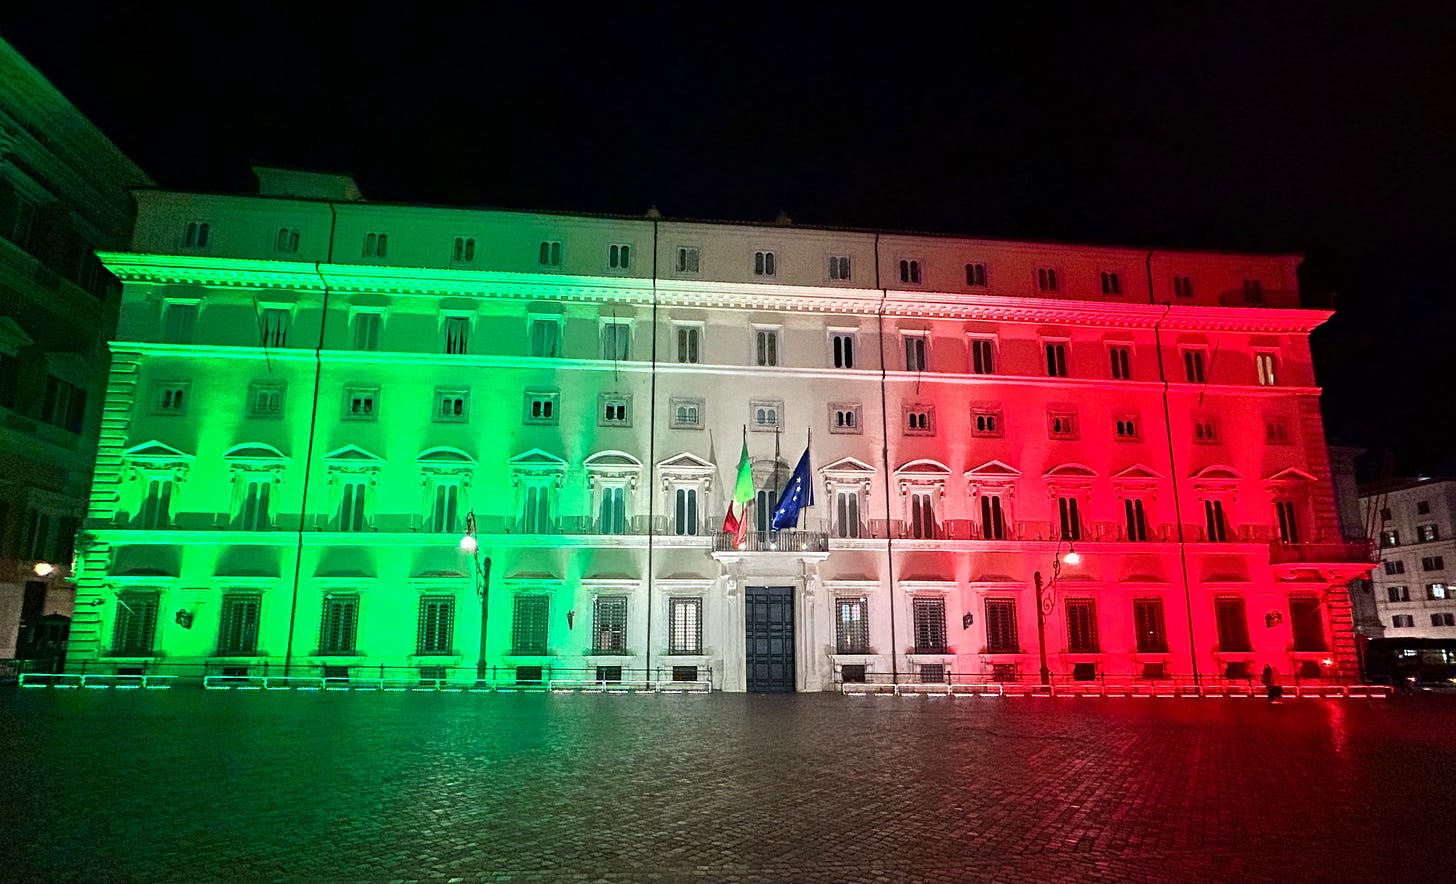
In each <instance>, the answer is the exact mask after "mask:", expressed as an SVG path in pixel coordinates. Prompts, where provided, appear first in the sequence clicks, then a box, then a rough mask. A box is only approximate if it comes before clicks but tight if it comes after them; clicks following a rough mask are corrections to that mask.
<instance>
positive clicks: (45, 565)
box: [35, 562, 56, 577]
mask: <svg viewBox="0 0 1456 884" xmlns="http://www.w3.org/2000/svg"><path fill="white" fill-rule="evenodd" d="M55 570H56V566H55V565H52V564H51V563H50V562H36V563H35V573H36V576H37V577H49V576H51V574H53V573H55Z"/></svg>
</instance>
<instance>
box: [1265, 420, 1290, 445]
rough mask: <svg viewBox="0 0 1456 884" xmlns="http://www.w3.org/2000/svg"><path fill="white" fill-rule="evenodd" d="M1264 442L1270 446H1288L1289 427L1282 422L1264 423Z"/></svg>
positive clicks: (1270, 421) (1271, 421)
mask: <svg viewBox="0 0 1456 884" xmlns="http://www.w3.org/2000/svg"><path fill="white" fill-rule="evenodd" d="M1264 441H1265V442H1268V443H1269V444H1270V445H1288V444H1289V426H1288V425H1287V424H1285V423H1284V421H1282V420H1269V421H1265V422H1264Z"/></svg>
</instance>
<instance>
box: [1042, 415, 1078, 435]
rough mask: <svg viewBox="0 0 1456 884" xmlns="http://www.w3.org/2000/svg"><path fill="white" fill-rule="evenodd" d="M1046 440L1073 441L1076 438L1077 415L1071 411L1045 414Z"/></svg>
mask: <svg viewBox="0 0 1456 884" xmlns="http://www.w3.org/2000/svg"><path fill="white" fill-rule="evenodd" d="M1047 438H1049V439H1061V440H1074V439H1076V438H1077V413H1076V412H1073V411H1049V412H1047Z"/></svg>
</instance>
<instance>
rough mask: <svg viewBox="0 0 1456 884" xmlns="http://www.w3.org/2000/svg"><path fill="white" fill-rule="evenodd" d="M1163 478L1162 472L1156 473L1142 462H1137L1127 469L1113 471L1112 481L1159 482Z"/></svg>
mask: <svg viewBox="0 0 1456 884" xmlns="http://www.w3.org/2000/svg"><path fill="white" fill-rule="evenodd" d="M1162 478H1163V476H1162V474H1160V473H1156V472H1154V471H1153V470H1151V469H1149V468H1147V467H1145V466H1143V465H1142V464H1140V463H1135V464H1133V465H1132V466H1130V467H1128V468H1127V469H1125V470H1123V471H1121V472H1119V473H1113V475H1112V481H1114V482H1157V481H1160V480H1161V479H1162Z"/></svg>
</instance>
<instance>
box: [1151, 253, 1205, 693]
mask: <svg viewBox="0 0 1456 884" xmlns="http://www.w3.org/2000/svg"><path fill="white" fill-rule="evenodd" d="M1145 266H1146V269H1147V280H1148V303H1149V304H1156V303H1157V300H1156V299H1155V297H1154V295H1153V252H1152V250H1149V251H1148V255H1147V260H1146V262H1145ZM1172 309H1173V305H1172V304H1171V303H1164V304H1163V315H1162V316H1159V317H1158V320H1157V322H1155V323H1153V340H1154V342H1155V344H1156V347H1157V357H1158V358H1157V362H1158V381H1159V382H1161V383H1162V385H1163V391H1162V398H1163V437H1164V438H1165V439H1167V441H1168V471H1169V473H1170V474H1171V475H1172V478H1173V512H1174V514H1175V516H1176V518H1175V519H1174V521H1173V525H1174V527H1175V528H1176V529H1177V532H1178V564H1179V566H1180V567H1181V568H1182V572H1183V608H1184V615H1185V616H1184V620H1185V622H1186V623H1187V624H1188V663H1189V665H1190V667H1191V668H1192V672H1193V683H1194V684H1195V685H1197V684H1199V683H1200V682H1201V678H1200V677H1199V674H1198V646H1197V645H1196V644H1195V642H1194V638H1193V593H1192V590H1191V589H1190V587H1189V584H1188V538H1187V537H1185V536H1184V534H1183V504H1182V502H1181V501H1180V499H1179V494H1178V461H1177V456H1176V454H1175V453H1174V450H1173V414H1172V408H1171V406H1170V404H1169V401H1168V371H1167V368H1166V366H1165V365H1164V364H1163V328H1162V327H1163V321H1164V320H1165V319H1167V318H1168V313H1169V312H1170V311H1171V310H1172Z"/></svg>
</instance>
